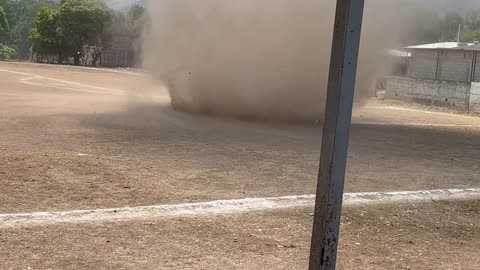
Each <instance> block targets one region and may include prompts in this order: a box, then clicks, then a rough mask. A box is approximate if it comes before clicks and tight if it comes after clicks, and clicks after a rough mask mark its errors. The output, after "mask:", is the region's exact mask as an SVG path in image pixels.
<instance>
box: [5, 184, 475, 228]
mask: <svg viewBox="0 0 480 270" xmlns="http://www.w3.org/2000/svg"><path fill="white" fill-rule="evenodd" d="M461 199H480V188H472V189H439V190H425V191H402V192H366V193H346V194H345V195H344V203H345V205H369V204H385V203H395V202H397V203H400V202H422V201H423V202H425V201H426V202H428V201H435V200H461ZM314 201H315V196H314V195H302V196H287V197H273V198H247V199H237V200H220V201H210V202H200V203H182V204H173V205H154V206H139V207H124V208H112V209H94V210H73V211H59V212H36V213H24V214H2V215H0V228H12V227H27V226H40V225H54V224H69V223H70V224H71V223H96V222H115V221H128V220H142V219H154V218H173V217H191V216H202V215H203V216H205V215H222V214H232V213H243V212H251V211H265V210H274V209H288V208H295V207H313V204H314Z"/></svg>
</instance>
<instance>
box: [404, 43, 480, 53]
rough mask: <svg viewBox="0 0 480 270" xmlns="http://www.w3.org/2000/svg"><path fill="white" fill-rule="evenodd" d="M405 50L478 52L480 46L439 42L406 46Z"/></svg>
mask: <svg viewBox="0 0 480 270" xmlns="http://www.w3.org/2000/svg"><path fill="white" fill-rule="evenodd" d="M405 49H419V50H437V49H446V50H464V51H480V44H473V43H457V42H439V43H431V44H423V45H417V46H408V47H405Z"/></svg>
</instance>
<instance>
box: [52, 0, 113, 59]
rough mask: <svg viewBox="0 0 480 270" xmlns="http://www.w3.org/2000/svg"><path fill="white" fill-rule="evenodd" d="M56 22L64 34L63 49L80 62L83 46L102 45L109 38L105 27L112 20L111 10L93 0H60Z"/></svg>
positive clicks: (105, 43)
mask: <svg viewBox="0 0 480 270" xmlns="http://www.w3.org/2000/svg"><path fill="white" fill-rule="evenodd" d="M57 12H58V24H59V26H60V27H61V29H62V31H63V35H64V36H65V40H66V44H65V47H64V49H65V51H66V52H67V54H68V55H69V56H72V57H73V58H74V64H75V65H79V64H80V58H81V57H82V56H83V50H84V47H85V46H87V45H88V46H94V47H104V46H107V45H108V42H109V41H110V40H111V37H110V35H109V33H108V32H107V29H108V28H109V26H110V24H111V22H112V13H111V10H110V9H108V8H106V7H105V6H104V5H102V4H100V3H98V2H96V1H95V0H62V2H61V4H60V7H59V8H58V11H57Z"/></svg>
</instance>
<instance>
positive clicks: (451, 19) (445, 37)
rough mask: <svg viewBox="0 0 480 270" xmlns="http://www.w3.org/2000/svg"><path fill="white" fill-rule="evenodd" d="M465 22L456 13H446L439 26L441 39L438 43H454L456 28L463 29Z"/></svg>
mask: <svg viewBox="0 0 480 270" xmlns="http://www.w3.org/2000/svg"><path fill="white" fill-rule="evenodd" d="M464 24H465V20H464V18H463V17H462V16H461V15H460V14H458V13H457V12H448V13H447V14H446V15H445V17H444V18H443V20H442V23H441V24H440V25H439V27H441V31H442V34H441V37H440V40H439V41H456V40H457V37H458V27H459V26H461V27H464Z"/></svg>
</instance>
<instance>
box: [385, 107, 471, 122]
mask: <svg viewBox="0 0 480 270" xmlns="http://www.w3.org/2000/svg"><path fill="white" fill-rule="evenodd" d="M377 108H379V109H387V110H397V111H406V112H418V113H425V114H437V115H442V116H450V117H457V118H465V119H477V120H478V119H480V118H479V117H475V116H466V115H459V114H453V113H444V112H434V111H426V110H417V109H409V108H402V107H396V106H379V107H377Z"/></svg>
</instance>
